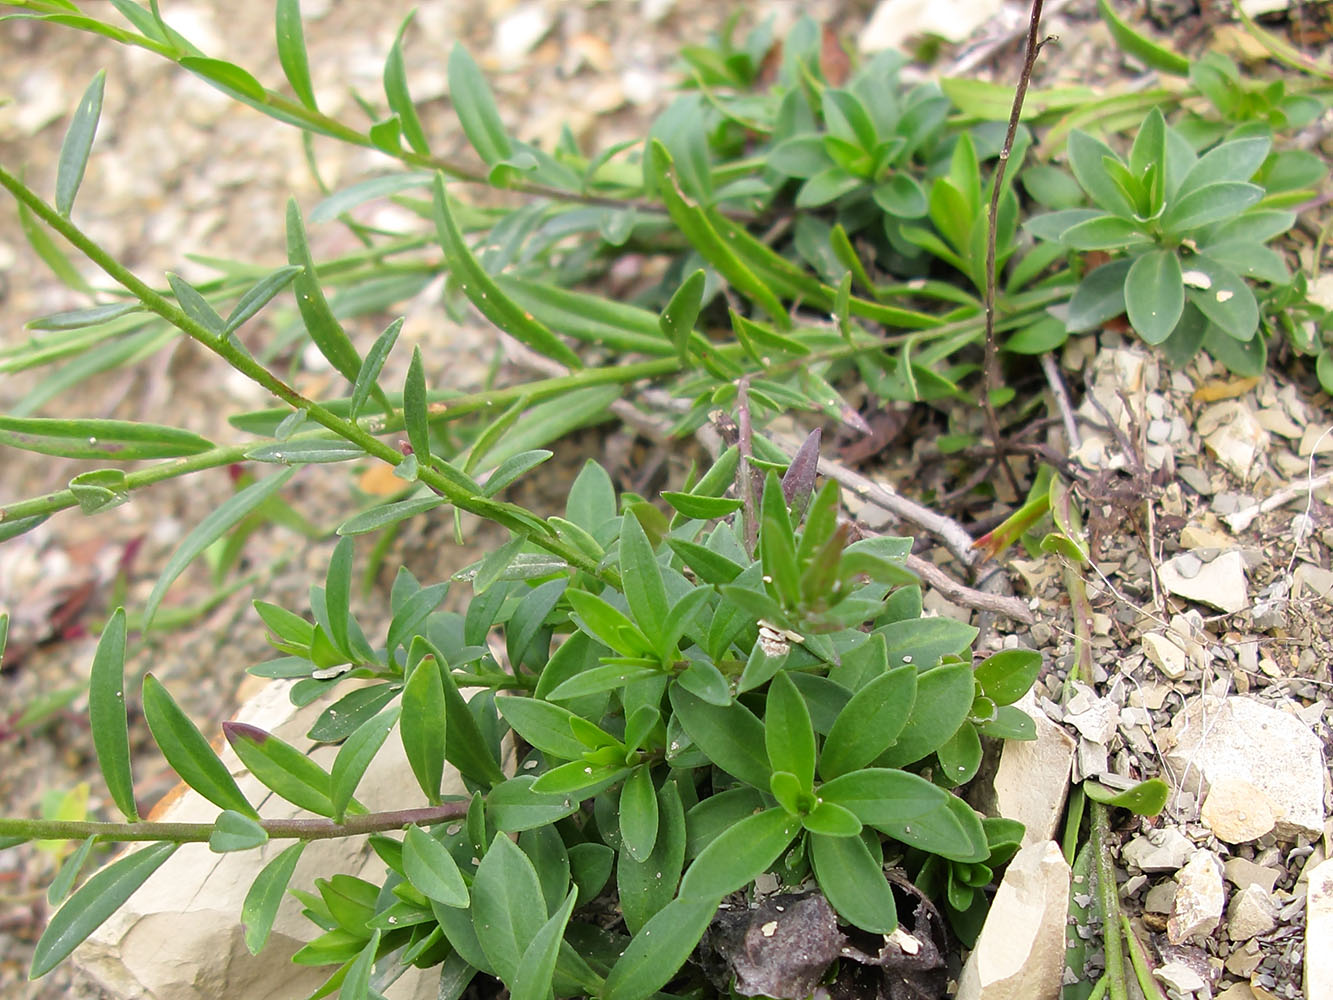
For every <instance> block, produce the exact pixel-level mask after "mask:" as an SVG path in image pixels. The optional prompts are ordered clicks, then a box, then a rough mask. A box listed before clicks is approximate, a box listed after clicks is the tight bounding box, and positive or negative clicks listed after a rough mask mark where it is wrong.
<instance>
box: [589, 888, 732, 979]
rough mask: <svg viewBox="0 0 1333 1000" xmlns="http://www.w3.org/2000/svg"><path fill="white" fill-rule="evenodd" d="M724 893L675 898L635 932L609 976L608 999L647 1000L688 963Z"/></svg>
mask: <svg viewBox="0 0 1333 1000" xmlns="http://www.w3.org/2000/svg"><path fill="white" fill-rule="evenodd" d="M721 899H722V896H720V895H714V896H712V897H710V898H708V899H699V900H692V899H690V900H687V899H684V898H681V899H673V900H672V901H671V902H670V903H668V904H667V905H666V906H664V907H663V908H662V909H661V910H659V911H658V912H657V913H656V914H655V915H654V916H653V918H652V919H651V920H649V921H648V923H646V924H645V925H644V926H643V928H642V929H641V930H640V931H639V933H637V934H635V935H634V938H633V940H631V941H630V943H629V946H628V947H627V948H626V949H625V951H624V952H623V953H622V954H621V956H620V958H619V960H618V961H617V962H616V964H615V965H614V966H613V967H612V969H611V973H610V975H608V976H607V977H606V992H605V993H604V994H603V996H604V997H605V1000H647V998H648V997H650V996H652V995H653V994H654V993H656V992H657V991H658V990H660V989H661V988H662V987H663V986H665V985H666V984H667V982H668V981H669V980H670V979H671V977H672V976H674V975H675V974H676V971H677V970H678V969H679V968H680V967H681V966H682V965H684V964H685V960H686V959H687V958H689V957H690V954H691V953H692V952H693V951H694V949H695V946H696V945H698V943H699V939H700V938H702V937H703V934H704V931H706V930H707V929H708V925H709V924H710V923H711V922H712V920H713V915H714V914H715V913H716V912H717V904H718V903H719V902H720V901H721Z"/></svg>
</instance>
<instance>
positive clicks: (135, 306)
mask: <svg viewBox="0 0 1333 1000" xmlns="http://www.w3.org/2000/svg"><path fill="white" fill-rule="evenodd" d="M1290 228H1291V225H1290V224H1288V225H1287V226H1286V227H1285V229H1290ZM1284 231H1285V230H1284ZM141 309H143V306H141V305H140V304H139V303H138V302H111V303H108V304H107V305H104V306H92V307H90V308H88V309H69V310H66V311H65V312H58V313H51V314H49V315H47V316H39V317H37V319H30V320H28V322H27V323H26V324H24V325H25V326H26V327H27V328H28V329H29V330H83V329H86V328H88V327H90V326H97V325H98V324H99V323H106V322H108V321H110V320H113V319H118V318H119V317H121V316H125V315H127V314H129V313H132V312H137V311H139V310H141Z"/></svg>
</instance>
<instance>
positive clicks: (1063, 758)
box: [972, 691, 1076, 847]
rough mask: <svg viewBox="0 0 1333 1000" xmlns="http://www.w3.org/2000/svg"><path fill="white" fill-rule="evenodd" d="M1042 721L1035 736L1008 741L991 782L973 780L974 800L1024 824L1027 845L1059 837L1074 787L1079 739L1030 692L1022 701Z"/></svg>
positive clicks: (989, 813) (983, 808) (993, 812)
mask: <svg viewBox="0 0 1333 1000" xmlns="http://www.w3.org/2000/svg"><path fill="white" fill-rule="evenodd" d="M1015 705H1016V707H1018V708H1021V709H1022V710H1023V711H1024V712H1026V713H1027V714H1028V715H1029V716H1031V717H1032V720H1033V721H1034V722H1035V723H1036V725H1037V738H1036V739H1035V740H1029V741H1020V740H1006V741H1005V743H1004V745H1003V749H1001V750H1000V762H999V765H998V767H996V770H995V776H994V778H993V780H992V781H990V782H989V783H987V782H986V781H984V780H982V781H979V782H976V783H975V784H974V786H973V787H974V789H975V794H974V796H973V802H972V804H973V805H974V806H976V808H977V809H979V810H980V811H981V812H983V813H985V814H986V815H987V816H1004V817H1006V818H1008V819H1016V820H1018V821H1019V822H1021V823H1022V824H1023V826H1024V827H1025V832H1024V833H1023V846H1024V847H1027V846H1029V845H1031V844H1037V843H1043V842H1045V841H1047V840H1050V839H1052V838H1053V837H1054V836H1055V831H1056V828H1057V827H1058V826H1059V823H1060V817H1061V816H1062V815H1063V813H1064V808H1065V795H1066V793H1067V792H1068V791H1069V771H1070V767H1071V766H1072V765H1073V762H1074V753H1075V750H1076V744H1075V742H1074V738H1073V737H1072V736H1070V735H1069V734H1068V733H1067V732H1065V730H1064V729H1063V728H1062V727H1060V726H1057V725H1056V724H1055V723H1054V722H1052V721H1051V720H1050V719H1049V718H1047V717H1046V713H1045V712H1043V711H1042V710H1041V709H1040V708H1038V707H1037V704H1036V702H1035V700H1034V699H1033V696H1032V692H1031V691H1029V692H1028V693H1027V694H1025V695H1024V696H1023V697H1022V698H1021V699H1020V700H1019V701H1018V702H1016V703H1015Z"/></svg>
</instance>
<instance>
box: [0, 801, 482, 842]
mask: <svg viewBox="0 0 1333 1000" xmlns="http://www.w3.org/2000/svg"><path fill="white" fill-rule="evenodd" d="M468 805H469V802H467V801H464V802H445V803H443V804H441V805H438V806H425V807H422V808H420V809H393V810H390V811H388V812H375V813H363V814H361V815H359V816H348V817H346V818H345V819H344V820H343V821H342V822H341V823H335V822H334V821H333V820H331V819H261V820H260V821H259V825H260V826H261V827H263V828H264V831H265V832H266V833H267V834H268V835H269V837H270V838H271V839H274V840H330V839H332V838H335V837H356V836H362V835H364V834H367V833H384V832H387V831H390V830H401V829H402V828H403V827H405V826H409V825H412V824H415V825H416V826H430V825H432V824H435V823H446V822H448V821H449V820H454V819H459V818H461V817H463V816H466V815H467V809H468ZM215 829H216V828H215V826H214V824H212V823H157V822H152V821H145V822H139V823H99V822H90V821H82V820H56V819H6V818H2V817H0V837H6V838H7V837H22V838H25V839H29V840H84V839H85V838H87V837H96V838H98V840H106V841H156V842H164V841H165V842H171V843H178V844H187V843H198V842H207V840H208V838H209V837H210V836H212V835H213V832H214V830H215Z"/></svg>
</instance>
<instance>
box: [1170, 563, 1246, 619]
mask: <svg viewBox="0 0 1333 1000" xmlns="http://www.w3.org/2000/svg"><path fill="white" fill-rule="evenodd" d="M1158 575H1159V576H1160V578H1161V581H1162V586H1163V587H1165V588H1166V589H1167V591H1168V592H1169V593H1172V594H1175V595H1176V596H1177V597H1183V598H1185V599H1186V600H1189V601H1198V602H1199V603H1200V604H1206V605H1208V606H1209V607H1210V608H1216V609H1217V610H1218V611H1225V612H1228V613H1235V612H1237V611H1240V610H1241V609H1242V608H1244V607H1245V606H1246V605H1248V604H1249V603H1250V592H1249V588H1248V587H1247V585H1246V583H1245V557H1244V556H1243V555H1241V553H1240V552H1239V551H1237V550H1235V549H1232V550H1231V551H1229V552H1223V553H1222V554H1221V555H1219V556H1218V557H1217V558H1216V559H1214V560H1212V561H1211V562H1204V561H1203V560H1202V559H1200V558H1199V557H1198V556H1197V555H1195V554H1194V553H1193V552H1184V553H1181V554H1180V555H1178V556H1176V557H1175V558H1174V559H1168V560H1167V561H1166V562H1164V563H1162V565H1161V566H1160V567H1159V569H1158Z"/></svg>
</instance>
